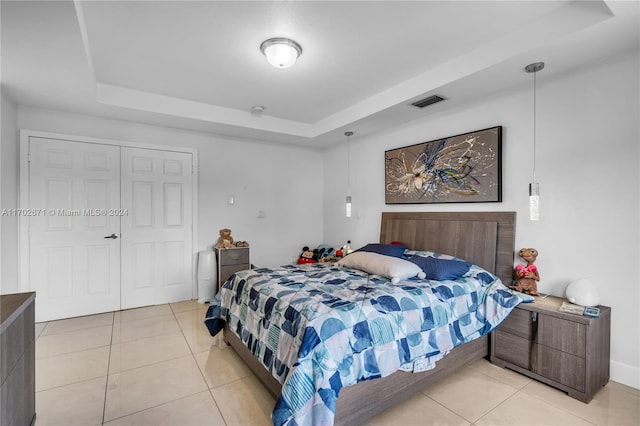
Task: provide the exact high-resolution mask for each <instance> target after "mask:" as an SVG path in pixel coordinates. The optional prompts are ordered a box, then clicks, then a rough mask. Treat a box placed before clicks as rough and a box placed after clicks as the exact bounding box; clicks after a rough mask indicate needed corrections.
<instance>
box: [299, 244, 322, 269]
mask: <svg viewBox="0 0 640 426" xmlns="http://www.w3.org/2000/svg"><path fill="white" fill-rule="evenodd" d="M314 254H315V253H314V252H313V250H310V249H309V247H307V246H304V247H302V253H301V254H300V257H298V265H302V264H304V263H316V262H317V260H315V259H314V258H313V257H314Z"/></svg>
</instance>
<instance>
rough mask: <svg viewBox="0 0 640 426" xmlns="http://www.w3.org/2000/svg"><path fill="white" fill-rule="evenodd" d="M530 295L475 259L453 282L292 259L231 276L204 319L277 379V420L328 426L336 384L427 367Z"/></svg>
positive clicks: (212, 330) (491, 326) (214, 331)
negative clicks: (394, 279) (227, 332)
mask: <svg viewBox="0 0 640 426" xmlns="http://www.w3.org/2000/svg"><path fill="white" fill-rule="evenodd" d="M530 300H532V298H531V297H530V296H526V295H523V294H521V293H516V292H513V291H511V290H509V289H507V288H506V287H505V286H504V285H503V284H502V282H501V281H500V279H498V278H497V277H496V276H494V275H492V274H490V273H488V272H486V271H485V270H483V269H481V268H479V267H477V266H475V265H474V266H472V267H471V269H470V270H469V272H467V273H466V274H465V275H464V276H463V277H462V278H459V279H457V280H455V281H429V280H426V279H424V280H423V279H418V278H411V279H408V280H406V281H401V282H400V283H398V284H392V283H391V282H390V281H389V280H388V279H386V278H382V277H379V276H377V275H368V274H367V273H365V272H362V271H359V270H355V269H348V268H341V267H338V266H327V265H324V264H311V265H290V266H283V267H280V268H274V269H266V268H261V269H253V270H247V271H242V272H238V273H236V274H235V275H233V276H232V277H231V278H230V279H229V280H228V281H227V282H226V283H225V284H224V286H223V287H222V289H221V291H220V292H219V293H218V294H217V295H216V297H215V299H214V301H213V302H212V303H211V306H210V307H209V309H208V310H207V314H206V317H205V324H206V326H207V328H208V329H209V331H210V333H211V334H212V335H216V334H217V333H218V332H219V331H220V330H221V329H222V328H223V326H224V323H225V322H227V323H228V324H229V328H230V329H231V330H232V331H234V332H235V333H236V334H237V335H238V336H239V337H240V339H241V340H242V341H243V342H244V343H245V344H246V345H247V347H248V348H249V349H250V350H251V351H252V352H253V354H254V355H255V356H256V357H257V358H258V359H259V360H260V361H261V362H262V363H263V364H264V366H265V367H266V368H267V369H268V370H269V371H270V372H271V374H272V375H273V376H274V377H275V378H277V379H278V380H279V381H280V383H282V394H281V396H280V398H279V399H278V401H277V403H276V406H275V408H274V411H273V414H272V419H273V423H274V424H275V425H283V424H291V425H320V424H333V417H334V412H335V404H336V399H337V398H338V394H339V392H340V389H342V388H343V387H345V386H350V385H353V384H355V383H357V382H360V381H362V380H369V379H375V378H379V377H384V376H387V375H389V374H391V373H393V372H395V371H397V370H400V369H402V370H405V371H423V370H428V369H430V368H433V367H434V366H435V362H436V361H437V360H439V359H440V358H442V357H443V356H445V355H446V354H447V353H448V352H449V351H450V350H451V349H453V348H454V347H456V346H458V345H461V344H463V343H465V342H469V341H471V340H473V339H476V338H478V337H480V336H482V335H485V334H487V333H489V332H490V331H491V330H493V329H494V328H495V327H496V326H497V325H498V324H500V322H502V320H503V319H504V318H505V317H506V316H507V315H508V314H509V312H510V311H511V310H512V309H513V308H514V307H515V306H516V305H517V304H518V303H520V302H522V301H530Z"/></svg>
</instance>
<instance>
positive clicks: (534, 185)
mask: <svg viewBox="0 0 640 426" xmlns="http://www.w3.org/2000/svg"><path fill="white" fill-rule="evenodd" d="M543 69H544V62H534V63H533V64H529V65H527V66H526V67H525V68H524V70H525V71H526V72H528V73H533V176H532V179H531V183H529V220H540V184H539V183H538V182H537V181H536V73H537V72H538V71H542V70H543Z"/></svg>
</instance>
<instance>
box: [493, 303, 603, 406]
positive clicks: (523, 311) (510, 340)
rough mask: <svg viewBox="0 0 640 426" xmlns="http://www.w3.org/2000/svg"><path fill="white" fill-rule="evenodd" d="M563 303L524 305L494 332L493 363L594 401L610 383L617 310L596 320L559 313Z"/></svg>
mask: <svg viewBox="0 0 640 426" xmlns="http://www.w3.org/2000/svg"><path fill="white" fill-rule="evenodd" d="M563 301H565V300H564V299H561V298H558V297H553V296H548V297H546V298H544V299H542V298H536V300H535V302H533V303H521V304H520V305H518V306H517V307H516V309H514V310H513V312H511V314H509V316H508V317H507V318H506V319H505V320H504V322H503V323H502V324H500V326H498V328H496V330H494V331H493V332H492V333H491V362H492V363H494V364H496V365H499V366H502V367H507V368H509V369H512V370H515V371H517V372H519V373H522V374H524V375H526V376H529V377H531V378H533V379H536V380H539V381H541V382H544V383H546V384H548V385H551V386H554V387H556V388H558V389H560V390H563V391H565V392H567V393H568V394H569V396H571V397H573V398H576V399H578V400H580V401H583V402H589V401H591V398H593V395H594V394H595V392H596V391H597V390H598V389H600V388H601V387H602V386H604V385H606V384H607V382H608V381H609V349H610V326H611V308H609V307H606V306H599V308H600V317H599V318H590V317H585V316H582V315H575V314H570V313H566V312H560V311H558V308H559V307H560V306H561V305H562V302H563Z"/></svg>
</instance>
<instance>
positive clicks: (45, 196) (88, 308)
mask: <svg viewBox="0 0 640 426" xmlns="http://www.w3.org/2000/svg"><path fill="white" fill-rule="evenodd" d="M21 184H27V183H26V182H22V183H21ZM28 185H29V200H28V208H27V209H25V210H24V215H23V217H22V218H21V220H22V219H24V220H27V221H28V227H29V282H30V287H31V289H32V290H34V291H36V294H37V303H36V307H37V310H36V321H48V320H53V319H59V318H68V317H73V316H80V315H87V314H94V313H99V312H107V311H113V310H118V309H119V308H120V239H119V238H118V236H119V234H120V217H119V216H117V215H116V214H114V212H116V211H117V210H118V209H119V208H120V147H118V146H110V145H100V144H93V143H82V142H71V141H66V140H59V139H46V138H36V137H31V138H30V139H29V182H28ZM110 236H113V238H108V237H110Z"/></svg>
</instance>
